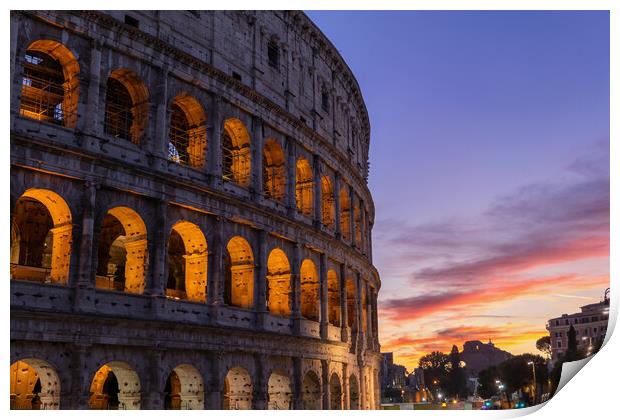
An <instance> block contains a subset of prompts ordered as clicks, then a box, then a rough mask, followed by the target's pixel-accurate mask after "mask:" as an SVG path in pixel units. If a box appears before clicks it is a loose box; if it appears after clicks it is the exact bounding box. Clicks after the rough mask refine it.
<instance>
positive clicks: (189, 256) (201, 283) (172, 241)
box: [166, 220, 208, 302]
mask: <svg viewBox="0 0 620 420" xmlns="http://www.w3.org/2000/svg"><path fill="white" fill-rule="evenodd" d="M207 255H208V253H207V240H206V238H205V236H204V234H203V233H202V230H200V228H199V227H198V226H196V225H195V224H193V223H190V222H188V221H184V220H183V221H180V222H177V223H175V224H174V226H172V232H171V234H170V238H169V239H168V281H167V285H166V295H167V296H170V297H175V298H180V299H187V300H191V301H193V302H206V297H207V296H206V293H207V258H208V257H207Z"/></svg>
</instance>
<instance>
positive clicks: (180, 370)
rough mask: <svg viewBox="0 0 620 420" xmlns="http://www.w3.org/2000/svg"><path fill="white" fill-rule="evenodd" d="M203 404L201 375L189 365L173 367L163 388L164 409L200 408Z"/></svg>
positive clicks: (203, 395) (202, 407) (203, 391)
mask: <svg viewBox="0 0 620 420" xmlns="http://www.w3.org/2000/svg"><path fill="white" fill-rule="evenodd" d="M204 404H205V390H204V383H203V381H202V375H201V374H200V372H198V370H197V369H196V368H195V367H193V366H191V365H179V366H177V367H175V368H174V369H173V370H172V372H170V375H168V379H167V380H166V387H165V389H164V409H166V410H202V409H204Z"/></svg>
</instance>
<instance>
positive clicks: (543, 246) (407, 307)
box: [375, 150, 609, 354]
mask: <svg viewBox="0 0 620 420" xmlns="http://www.w3.org/2000/svg"><path fill="white" fill-rule="evenodd" d="M607 156H608V155H607V152H606V151H605V150H602V152H601V153H600V154H599V156H598V157H594V158H593V157H590V158H587V159H586V158H581V159H579V160H577V161H575V162H573V163H572V164H571V165H569V166H568V167H567V171H566V173H565V176H563V177H562V178H561V179H560V180H557V181H555V182H540V183H536V184H530V185H526V186H523V187H522V188H519V189H518V190H516V191H513V192H512V193H510V194H506V195H505V196H502V197H499V198H498V199H497V200H496V201H495V202H493V203H491V205H490V206H489V208H488V209H487V210H486V211H485V212H483V213H482V214H480V215H479V216H478V217H476V218H470V219H455V218H453V219H448V220H444V221H442V222H436V223H432V224H424V225H416V226H408V225H407V224H406V223H401V222H399V221H395V220H391V221H384V222H381V223H378V225H381V233H380V234H379V235H377V236H376V238H375V247H376V248H381V249H389V250H390V255H388V256H385V259H386V262H388V263H389V265H390V268H389V269H388V271H387V273H385V272H383V271H382V276H383V281H384V282H386V281H390V277H391V276H394V277H395V278H396V277H399V278H400V279H404V281H406V282H408V285H404V284H403V290H409V291H410V293H400V294H399V295H398V296H394V295H392V296H388V297H386V298H384V299H383V300H382V301H381V302H380V311H381V315H382V316H383V317H384V320H385V321H384V328H386V329H387V330H388V331H390V329H391V330H392V331H393V330H395V329H398V326H402V322H404V321H406V322H412V321H416V320H421V319H422V318H428V317H435V318H437V317H442V318H443V319H444V320H445V321H446V323H450V322H452V323H453V322H455V319H461V320H462V319H471V318H468V317H478V318H484V317H486V318H487V319H489V321H491V320H492V319H493V318H496V319H501V318H509V317H515V316H516V317H518V315H519V314H513V313H508V314H505V315H501V316H500V315H493V314H492V313H491V314H486V312H488V311H485V310H484V309H489V308H496V309H499V310H500V311H501V308H499V306H500V305H508V304H509V303H510V302H512V301H515V300H517V299H521V300H522V299H524V298H528V297H531V298H536V297H540V296H546V297H549V298H553V299H556V300H560V299H564V298H569V299H573V298H577V299H578V298H580V296H578V295H579V294H580V293H581V291H583V290H586V289H594V288H601V289H602V288H604V287H606V286H607V285H608V284H609V262H608V261H609V169H608V157H607ZM606 159H607V160H606ZM587 261H597V263H596V264H595V265H596V270H594V271H591V270H588V269H586V268H584V264H585V263H586V262H587ZM590 268H591V267H590ZM401 281H403V280H401ZM571 292H573V294H571ZM586 298H587V299H590V298H588V297H586ZM575 309H577V308H575ZM491 312H493V311H491ZM549 315H550V317H551V316H553V315H555V314H549ZM539 325H541V326H542V327H543V330H544V321H542V322H541V323H540V324H539ZM477 328H478V330H477V331H478V332H479V333H480V332H482V331H480V327H477ZM513 330H514V328H513V329H512V330H511V329H510V328H509V330H508V331H507V332H505V331H498V330H495V329H490V330H488V331H486V332H487V333H488V335H489V337H491V336H493V337H504V342H509V341H510V340H509V337H510V336H511V334H512V335H513V336H514V337H516V336H522V337H523V336H528V334H527V331H513ZM530 330H534V331H536V333H537V334H538V333H540V330H541V328H540V327H539V328H532V327H530ZM450 331H452V330H451V329H446V330H445V331H443V332H441V333H440V332H437V333H435V334H433V335H431V336H426V337H419V336H416V337H411V338H409V339H405V338H403V337H400V338H398V339H393V340H390V341H389V342H388V346H389V347H390V348H396V347H398V346H405V345H408V346H411V345H414V346H415V347H416V348H417V349H418V350H419V349H420V348H426V347H428V348H431V347H432V346H433V345H436V344H439V343H443V342H445V340H446V338H447V337H446V334H445V332H450ZM459 331H465V334H460V335H459V337H456V336H455V335H451V336H450V334H447V335H448V336H449V337H448V338H450V339H453V340H456V339H457V338H458V339H460V338H467V333H469V332H470V331H468V330H467V329H465V330H463V329H460V330H459ZM472 332H473V331H472ZM398 340H401V341H398ZM407 340H410V341H407ZM409 353H410V354H414V353H416V354H418V353H417V351H416V352H411V351H409Z"/></svg>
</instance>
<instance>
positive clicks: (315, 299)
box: [300, 259, 320, 321]
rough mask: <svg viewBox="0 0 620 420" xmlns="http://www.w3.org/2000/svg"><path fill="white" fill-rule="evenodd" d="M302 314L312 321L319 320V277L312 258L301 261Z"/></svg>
mask: <svg viewBox="0 0 620 420" xmlns="http://www.w3.org/2000/svg"><path fill="white" fill-rule="evenodd" d="M300 276H301V315H302V316H303V317H304V318H306V319H309V320H311V321H318V320H319V307H320V305H319V277H318V275H317V272H316V266H315V265H314V263H313V262H312V260H308V259H306V260H303V262H302V263H301V270H300Z"/></svg>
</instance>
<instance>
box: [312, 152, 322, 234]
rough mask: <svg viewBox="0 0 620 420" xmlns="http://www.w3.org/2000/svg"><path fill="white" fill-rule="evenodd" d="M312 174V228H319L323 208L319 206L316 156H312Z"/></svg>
mask: <svg viewBox="0 0 620 420" xmlns="http://www.w3.org/2000/svg"><path fill="white" fill-rule="evenodd" d="M312 174H313V178H314V179H313V184H312V187H313V188H314V194H313V195H314V197H313V198H314V202H313V205H314V208H313V210H314V227H316V228H320V227H321V225H322V223H323V207H322V206H321V202H322V197H321V195H322V194H321V159H320V157H319V155H318V154H315V155H313V156H312Z"/></svg>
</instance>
